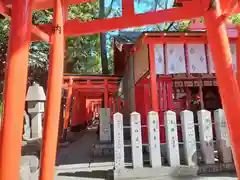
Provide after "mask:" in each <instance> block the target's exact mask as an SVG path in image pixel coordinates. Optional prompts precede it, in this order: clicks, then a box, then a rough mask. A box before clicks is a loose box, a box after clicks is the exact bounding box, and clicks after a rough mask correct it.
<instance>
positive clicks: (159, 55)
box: [154, 44, 165, 74]
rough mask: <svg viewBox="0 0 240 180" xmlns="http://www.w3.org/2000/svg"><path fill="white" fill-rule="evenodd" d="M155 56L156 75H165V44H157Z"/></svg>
mask: <svg viewBox="0 0 240 180" xmlns="http://www.w3.org/2000/svg"><path fill="white" fill-rule="evenodd" d="M154 54H155V70H156V74H165V73H164V49H163V44H157V45H155V46H154Z"/></svg>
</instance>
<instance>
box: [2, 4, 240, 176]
mask: <svg viewBox="0 0 240 180" xmlns="http://www.w3.org/2000/svg"><path fill="white" fill-rule="evenodd" d="M92 1H94V0H0V12H1V14H2V15H3V16H11V31H10V34H9V37H10V39H9V46H8V47H9V49H8V61H7V68H6V76H5V89H4V112H3V120H2V121H3V122H2V128H1V140H0V142H1V149H0V180H6V179H10V180H17V179H18V178H19V167H20V156H21V138H22V124H23V118H22V117H23V115H24V105H25V97H26V84H27V83H26V82H27V72H28V55H29V44H30V42H31V41H42V40H43V41H47V42H49V43H50V44H51V55H50V59H49V62H50V65H49V77H48V89H47V105H46V113H45V119H44V132H43V144H42V154H41V170H40V180H51V179H53V178H54V167H55V157H56V149H57V148H56V146H57V139H58V128H56V127H57V126H58V124H59V113H60V103H61V94H62V93H61V92H62V87H65V88H66V87H68V89H69V90H70V91H69V94H71V91H72V93H74V94H75V95H76V96H77V94H78V92H83V91H85V92H84V93H85V94H88V93H89V92H90V91H92V89H94V87H95V88H100V89H101V90H102V89H104V90H103V91H104V94H105V101H104V103H105V105H107V103H108V99H107V98H106V97H107V96H111V92H112V91H114V88H116V84H115V83H116V81H117V79H114V78H113V79H111V78H110V79H109V78H108V77H106V78H105V77H101V78H100V79H101V82H100V84H97V83H96V82H93V81H95V79H94V78H93V79H91V78H90V77H85V78H83V79H82V80H79V79H78V78H77V79H78V80H77V81H79V82H78V84H77V85H74V81H75V77H74V78H65V80H64V81H69V83H67V85H65V83H64V84H63V61H64V46H65V42H64V41H65V38H66V37H69V36H80V35H88V34H94V33H100V32H106V31H112V30H119V29H124V28H129V27H139V26H143V25H152V24H157V23H162V22H170V21H178V20H186V19H194V18H199V17H203V18H204V24H205V26H206V30H207V31H206V33H197V34H190V33H189V34H179V33H176V34H175V35H174V37H172V36H173V35H172V34H165V33H158V34H155V35H154V37H152V36H151V34H149V35H146V34H143V36H142V38H139V40H138V41H137V42H136V43H134V48H133V49H131V51H130V52H131V53H130V54H128V56H130V55H131V56H134V58H135V59H139V62H137V63H135V64H134V65H133V66H134V70H135V74H134V76H133V77H132V78H131V79H134V82H136V83H137V85H136V89H135V91H133V89H132V87H131V88H129V89H130V90H132V92H131V93H130V94H131V96H130V97H133V96H132V94H135V93H136V94H138V93H140V92H144V91H145V90H146V89H145V88H142V86H144V87H145V84H146V83H148V86H149V88H148V90H149V91H150V96H149V97H150V99H149V101H150V102H149V103H148V105H149V107H147V108H149V109H151V110H154V111H159V107H160V110H162V109H164V108H168V109H171V108H176V107H177V106H178V105H177V104H178V103H181V101H180V102H178V101H177V98H176V97H177V95H175V94H178V90H175V89H176V88H178V87H179V86H180V87H181V85H180V84H181V83H179V82H177V81H181V82H182V81H183V80H184V79H183V78H182V79H181V78H180V79H181V80H179V77H177V76H175V75H171V76H170V72H169V69H168V67H169V66H168V65H166V63H163V62H168V63H170V61H169V60H170V59H169V58H168V61H167V60H166V58H162V60H160V58H158V62H159V64H162V65H163V66H162V65H161V66H160V65H159V64H158V65H159V66H157V64H156V63H155V57H160V55H161V54H163V55H164V53H162V52H165V51H166V52H168V46H167V48H166V47H164V46H165V44H167V43H170V42H174V43H177V42H178V43H180V44H182V43H183V45H184V46H185V44H186V45H188V44H191V43H192V44H196V43H200V44H204V47H206V46H205V44H208V45H209V47H210V49H211V56H212V62H213V64H214V70H215V71H214V72H215V74H216V80H217V84H218V87H219V92H220V96H221V100H222V104H223V106H224V110H225V113H226V116H227V122H228V127H229V131H230V137H231V144H232V150H233V156H234V160H235V166H236V170H237V173H238V176H239V177H240V141H239V139H240V131H239V128H238V127H239V116H240V102H239V101H238V99H240V91H239V86H240V75H239V69H240V66H239V65H240V63H237V65H236V66H237V67H236V69H237V73H236V74H235V72H234V69H233V66H232V59H233V58H232V54H231V50H230V43H231V41H232V42H236V49H237V51H239V48H240V40H239V38H238V37H237V38H233V39H231V38H230V41H229V38H228V35H227V30H226V25H225V24H226V22H227V18H228V16H230V15H232V14H235V13H237V12H239V4H238V1H235V0H176V2H175V4H176V5H177V6H176V7H173V8H170V9H166V10H158V11H154V12H147V13H143V14H136V13H135V12H134V1H133V0H122V16H121V17H114V18H108V19H102V20H100V19H97V20H92V21H89V22H82V21H81V20H79V19H74V20H68V16H67V14H68V13H67V9H68V6H69V5H71V4H79V3H86V2H92ZM48 8H53V21H52V24H42V25H39V26H38V27H36V26H34V25H32V21H31V19H32V11H36V10H43V9H48ZM155 36H157V38H155ZM156 44H157V45H158V46H157V48H156ZM167 45H168V44H167ZM197 48H199V49H202V46H201V47H197ZM206 49H207V48H206ZM182 50H185V51H188V49H187V48H183V49H182ZM146 52H148V53H146ZM185 53H186V52H185ZM146 54H147V55H148V56H146ZM238 56H239V55H238V54H237V57H236V59H237V62H239V61H238V59H239V57H238ZM143 57H145V58H143ZM190 59H191V56H190V55H189V56H188V60H189V61H187V60H186V59H185V60H186V61H185V65H186V66H185V67H188V68H185V70H186V72H185V70H184V68H183V69H181V70H182V71H181V72H183V73H184V74H189V73H191V71H192V70H193V69H192V68H191V67H193V66H187V64H188V63H190V62H191V61H190ZM206 59H207V58H206ZM206 59H205V61H206V62H211V61H210V60H209V59H208V60H206ZM179 61H180V59H179ZM203 61H204V60H203ZM128 62H131V61H128ZM148 62H149V65H148V64H147V63H148ZM181 62H184V60H181ZM191 63H192V62H191ZM116 66H117V67H118V68H116V71H115V72H116V75H118V73H121V71H120V70H119V68H120V69H121V68H124V65H120V64H118V63H117V64H116ZM133 66H132V67H133ZM156 67H157V68H156ZM170 67H171V66H170ZM181 67H184V66H181ZM210 67H211V66H209V65H207V70H206V69H201V71H204V74H207V73H209V72H210V70H211V68H210ZM170 70H171V72H175V71H176V69H174V68H170ZM183 70H184V71H183ZM178 71H179V69H178ZM188 72H189V73H188ZM173 74H175V73H173ZM201 74H203V73H201ZM145 75H146V76H145ZM128 77H129V76H128ZM191 78H192V80H191V81H194V82H195V80H196V79H197V81H198V84H200V85H201V83H204V82H203V77H199V76H197V77H196V76H193V77H191ZM80 79H81V78H80ZM188 79H189V78H188ZM207 79H208V81H213V83H215V77H212V79H211V80H209V79H210V78H207ZM110 80H111V81H113V82H114V81H115V83H110ZM159 81H160V83H158V82H159ZM200 81H201V83H199V82H200ZM176 82H177V83H176ZM69 84H70V86H69ZM71 84H72V85H71ZM103 84H105V85H106V84H108V85H107V87H109V93H107V90H106V88H102V87H103ZM159 84H160V85H159ZM182 84H184V86H185V82H184V83H182ZM191 84H192V82H191V83H188V85H186V86H191ZM71 89H72V90H71ZM157 89H160V91H158V90H157ZM86 90H88V91H86ZM171 90H172V92H173V94H174V96H171V94H172V93H171V94H170V95H168V96H167V95H166V94H169V92H171ZM157 92H159V93H160V97H163V98H165V99H160V103H159V101H158V96H159V95H158V93H157ZM162 94H163V95H162ZM164 94H165V95H164ZM88 95H89V94H88ZM69 97H70V95H69ZM187 97H189V96H187ZM187 97H186V98H187ZM200 97H201V95H200ZM81 98H82V101H85V100H84V99H85V97H84V98H83V97H81V95H79V99H81ZM89 98H96V97H93V96H89ZM144 98H145V96H144ZM146 98H147V96H146ZM136 101H137V100H136ZM146 101H147V100H146ZM133 105H134V103H133V104H132V105H131V106H130V105H129V103H128V105H126V106H125V107H131V108H133ZM137 108H142V107H138V106H137V107H136V109H137ZM139 111H143V110H139ZM159 113H160V114H161V111H160V112H159ZM76 121H77V120H76Z"/></svg>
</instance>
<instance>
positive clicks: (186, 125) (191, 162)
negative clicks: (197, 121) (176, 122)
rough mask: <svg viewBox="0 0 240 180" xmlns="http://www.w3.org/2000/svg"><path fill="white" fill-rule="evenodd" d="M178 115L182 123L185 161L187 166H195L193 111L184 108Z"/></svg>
mask: <svg viewBox="0 0 240 180" xmlns="http://www.w3.org/2000/svg"><path fill="white" fill-rule="evenodd" d="M180 116H181V124H182V135H183V142H184V144H183V145H184V155H185V161H186V163H187V165H188V166H195V165H196V163H197V147H196V136H195V128H194V117H193V112H191V111H188V110H185V111H182V112H181V113H180Z"/></svg>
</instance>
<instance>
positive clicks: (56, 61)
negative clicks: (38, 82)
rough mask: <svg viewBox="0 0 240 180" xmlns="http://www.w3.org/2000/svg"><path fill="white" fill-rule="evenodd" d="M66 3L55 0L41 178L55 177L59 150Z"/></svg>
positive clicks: (42, 179) (41, 179)
mask: <svg viewBox="0 0 240 180" xmlns="http://www.w3.org/2000/svg"><path fill="white" fill-rule="evenodd" d="M63 9H64V4H63V0H55V3H54V9H53V11H54V12H53V23H52V24H53V32H52V36H51V43H52V44H51V51H50V53H51V54H50V63H49V73H48V89H47V107H46V113H45V119H44V128H43V145H42V154H41V168H40V180H50V179H54V168H55V160H56V151H57V140H58V128H57V127H59V113H60V104H61V96H62V79H63V64H64V29H63V24H64V17H63V16H64V13H63Z"/></svg>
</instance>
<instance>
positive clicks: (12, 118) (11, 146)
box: [0, 0, 32, 180]
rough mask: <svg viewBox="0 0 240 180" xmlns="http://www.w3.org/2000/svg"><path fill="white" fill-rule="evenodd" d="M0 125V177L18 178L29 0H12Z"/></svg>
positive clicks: (12, 179)
mask: <svg viewBox="0 0 240 180" xmlns="http://www.w3.org/2000/svg"><path fill="white" fill-rule="evenodd" d="M11 12H12V15H11V30H10V34H9V38H10V39H9V46H8V47H9V48H8V59H7V68H6V73H5V87H4V107H3V111H4V112H3V122H2V129H1V140H0V141H1V150H0V167H1V168H0V180H5V179H11V180H18V179H19V173H20V172H19V167H20V158H21V141H22V130H23V117H24V107H25V98H26V90H27V89H26V88H27V87H26V84H27V73H28V54H29V43H30V38H31V28H30V27H31V24H32V0H14V1H12V11H11Z"/></svg>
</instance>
